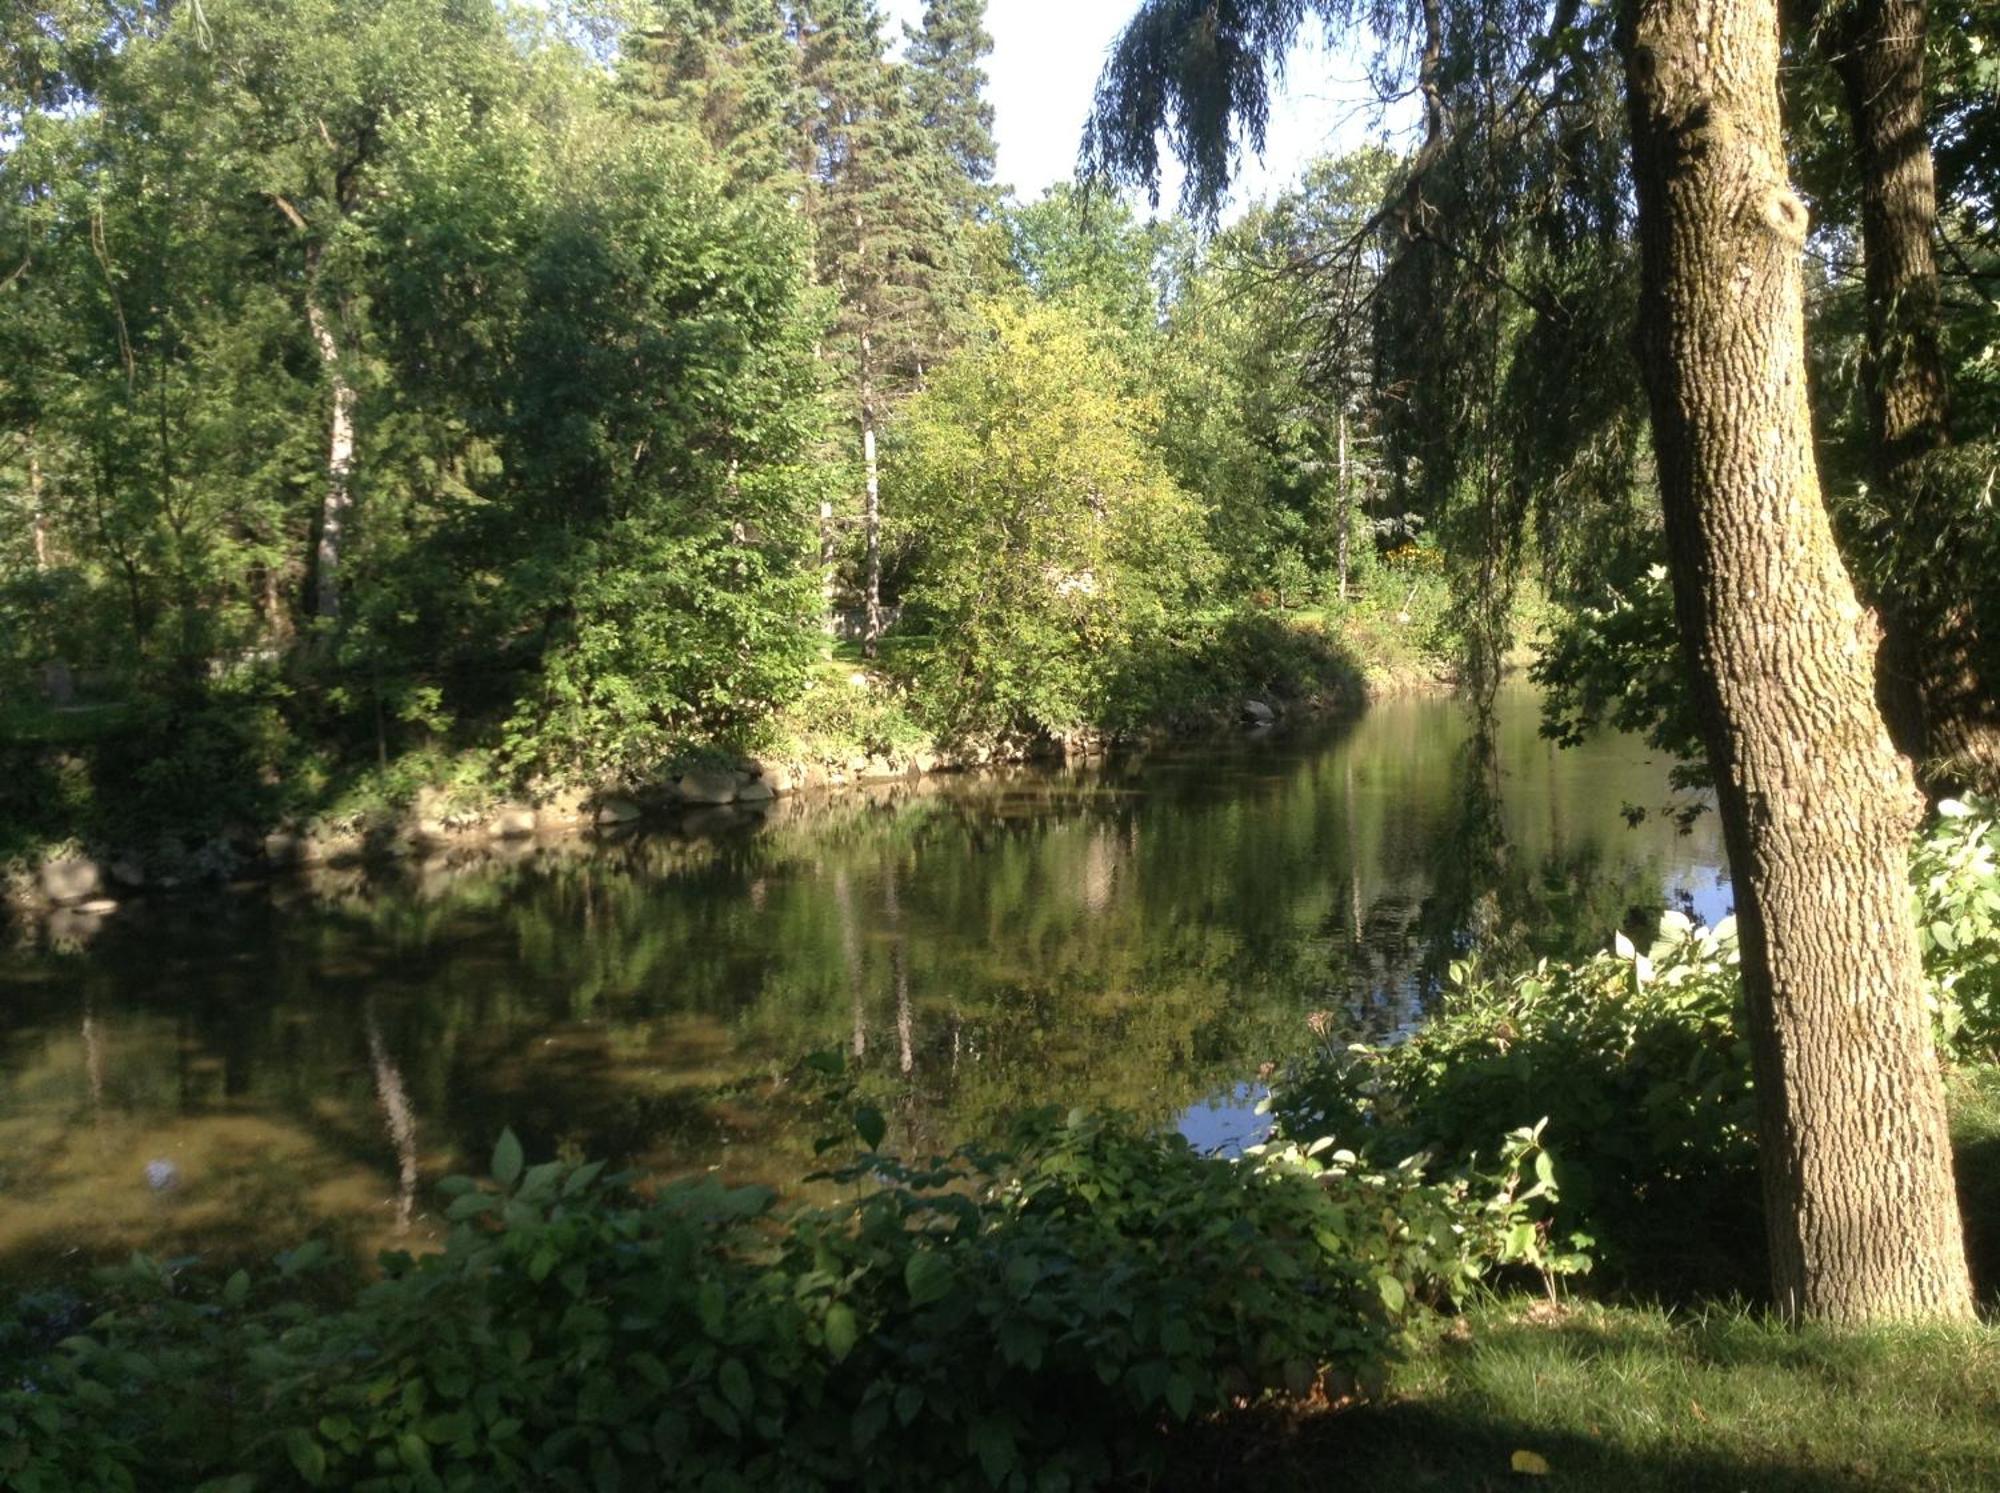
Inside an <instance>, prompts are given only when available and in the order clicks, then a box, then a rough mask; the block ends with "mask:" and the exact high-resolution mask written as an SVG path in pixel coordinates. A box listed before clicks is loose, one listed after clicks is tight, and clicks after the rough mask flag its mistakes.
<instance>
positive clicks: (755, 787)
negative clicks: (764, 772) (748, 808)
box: [736, 778, 778, 804]
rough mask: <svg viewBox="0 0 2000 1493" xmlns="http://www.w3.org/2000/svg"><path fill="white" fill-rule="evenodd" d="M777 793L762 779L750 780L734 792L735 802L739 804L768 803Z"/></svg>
mask: <svg viewBox="0 0 2000 1493" xmlns="http://www.w3.org/2000/svg"><path fill="white" fill-rule="evenodd" d="M777 796H778V795H777V792H776V790H775V789H773V788H772V787H771V785H770V784H769V783H768V782H766V781H765V780H764V779H763V778H752V779H751V780H750V781H749V782H747V783H745V784H744V785H743V786H742V787H741V788H738V789H737V790H736V801H737V802H738V803H740V804H761V803H769V802H770V801H771V800H772V799H774V798H776V797H777Z"/></svg>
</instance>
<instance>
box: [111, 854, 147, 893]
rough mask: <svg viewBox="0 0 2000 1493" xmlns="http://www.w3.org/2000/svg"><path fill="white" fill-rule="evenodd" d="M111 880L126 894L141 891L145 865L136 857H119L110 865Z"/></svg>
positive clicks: (144, 881) (143, 886)
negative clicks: (126, 892)
mask: <svg viewBox="0 0 2000 1493" xmlns="http://www.w3.org/2000/svg"><path fill="white" fill-rule="evenodd" d="M111 879H112V880H113V881H114V882H116V883H117V884H118V885H119V886H122V887H124V888H125V890H127V891H128V892H137V891H143V890H144V889H145V886H146V864H145V862H144V861H142V860H140V859H139V857H137V856H136V855H121V856H119V857H118V858H117V859H116V860H114V861H113V862H112V863H111Z"/></svg>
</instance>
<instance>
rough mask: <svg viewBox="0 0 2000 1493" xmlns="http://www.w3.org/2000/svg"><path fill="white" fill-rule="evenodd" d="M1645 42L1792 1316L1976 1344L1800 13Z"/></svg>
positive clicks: (1665, 477)
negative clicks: (1816, 242) (1883, 677)
mask: <svg viewBox="0 0 2000 1493" xmlns="http://www.w3.org/2000/svg"><path fill="white" fill-rule="evenodd" d="M1620 39H1621V43H1622V45H1623V47H1624V50H1625V60H1626V70H1627V78H1628V84H1629V88H1630V108H1631V122H1632V139H1633V157H1634V166H1635V172H1636V184H1637V190H1638V203H1639V235H1640V246H1641V255H1642V259H1641V266H1642V278H1641V307H1640V336H1641V350H1642V361H1643V364H1644V370H1645V374H1646V381H1647V386H1648V392H1649V394H1650V397H1651V404H1652V413H1653V438H1654V445H1655V449H1656V452H1657V456H1658V462H1659V471H1660V483H1661V493H1662V499H1663V502H1664V507H1665V516H1666V530H1667V541H1668V551H1669V559H1670V562H1671V566H1672V573H1673V584H1674V602H1675V610H1676V613H1677V615H1678V618H1679V623H1680V632H1681V639H1682V643H1683V647H1684V649H1685V652H1686V655H1687V658H1688V661H1689V664H1690V672H1691V674H1692V676H1693V680H1694V686H1695V692H1696V700H1697V704H1698V707H1699V709H1700V713H1701V717H1702V723H1703V728H1704V732H1705V735H1706V739H1707V746H1708V752H1709V758H1710V762H1711V765H1712V767H1713V769H1714V775H1715V779H1716V785H1717V797H1718V800H1719V805H1720V809H1721V816H1722V824H1723V830H1724V834H1725V836H1726V839H1727V842H1728V846H1729V857H1730V867H1731V871H1732V876H1733V881H1734V887H1735V892H1736V898H1737V912H1738V920H1739V926H1740V929H1741V938H1742V954H1743V985H1744V993H1745V999H1746V1003H1747V1007H1748V1017H1749V1027H1750V1037H1751V1046H1752V1053H1753V1064H1754V1073H1755V1080H1756V1086H1757V1099H1758V1124H1759V1128H1760V1134H1759V1147H1760V1155H1761V1158H1762V1163H1763V1174H1764V1204H1765V1213H1766V1229H1767V1234H1768V1238H1769V1243H1770V1250H1771V1269H1772V1283H1773V1287H1774V1291H1775V1295H1776V1298H1777V1303H1778V1305H1779V1307H1780V1309H1781V1310H1783V1311H1785V1312H1787V1313H1789V1314H1795V1315H1801V1316H1807V1317H1814V1318H1823V1319H1832V1320H1839V1321H1862V1320H1869V1319H1875V1318H1884V1317H1943V1318H1964V1317H1967V1316H1969V1315H1970V1314H1971V1309H1972V1307H1971V1292H1970V1288H1969V1286H1968V1283H1967V1277H1966V1266H1965V1252H1964V1243H1963V1238H1962V1235H1961V1231H1960V1224H1959V1218H1958V1209H1957V1204H1956V1201H1955V1197H1954V1193H1953V1187H1952V1171H1951V1150H1950V1145H1949V1140H1948V1136H1947V1133H1946V1127H1945V1113H1944V1099H1943V1090H1942V1084H1941V1080H1940V1076H1939V1073H1938V1068H1937V1062H1936V1057H1935V1054H1934V1052H1933V1050H1932V1045H1931V1035H1930V1028H1929V1021H1928V1017H1927V1015H1926V1013H1925V1011H1924V1008H1923V1001H1922V994H1921V989H1920V984H1919V978H1920V975H1919V968H1918V963H1917V947H1916V939H1915V930H1914V929H1913V928H1912V926H1911V922H1910V913H1909V884H1908V879H1907V878H1908V859H1907V857H1908V851H1909V841H1910V835H1911V832H1912V830H1913V828H1914V826H1915V824H1916V822H1917V817H1918V812H1919V799H1918V797H1917V794H1916V790H1915V786H1914V784H1913V782H1912V779H1911V775H1910V769H1909V766H1908V763H1907V762H1906V761H1905V759H1904V758H1903V757H1901V756H1900V755H1899V754H1898V753H1897V751H1896V749H1895V747H1894V745H1893V744H1892V742H1891V741H1890V739H1889V735H1888V733H1887V731H1886V730H1885V729H1884V726H1883V723H1882V719H1881V716H1880V714H1879V713H1878V711H1877V709H1876V705H1875V679H1874V663H1873V660H1874V657H1875V648H1876V642H1877V637H1878V629H1877V627H1876V624H1875V622H1874V620H1873V618H1872V617H1871V616H1870V614H1869V613H1867V612H1866V611H1865V610H1864V609H1863V608H1862V607H1861V606H1860V604H1859V603H1858V601H1857V600H1856V598H1855V593H1854V588H1853V585H1852V583H1851V582H1850V580H1849V578H1848V575H1847V572H1846V570H1845V568H1844V567H1843V566H1842V564H1841V560H1840V556H1839V553H1838V551H1837V550H1836V549H1835V547H1834V541H1833V533H1832V528H1831V525H1830V523H1829V521H1828V518H1827V515H1826V510H1825V507H1824V505H1823V503H1822V502H1821V496H1820V488H1819V478H1818V473H1817V471H1816V469H1815V466H1814V461H1813V446H1812V429H1811V422H1810V418H1809V413H1808V409H1807V403H1806V374H1805V340H1804V339H1805V333H1804V315H1803V306H1802V288H1801V276H1800V267H1799V264H1800V251H1801V249H1802V247H1803V244H1804V240H1805V230H1806V221H1805V210H1804V207H1803V206H1802V204H1801V203H1800V202H1799V200H1798V198H1797V197H1796V196H1795V195H1794V194H1793V193H1792V191H1791V190H1790V188H1789V187H1788V186H1787V184H1786V181H1785V177H1784V146H1783V139H1782V136H1781V131H1780V126H1779V118H1778V97H1777V66H1778V18H1777V11H1776V0H1626V5H1625V11H1624V15H1623V17H1622V19H1621V38H1620Z"/></svg>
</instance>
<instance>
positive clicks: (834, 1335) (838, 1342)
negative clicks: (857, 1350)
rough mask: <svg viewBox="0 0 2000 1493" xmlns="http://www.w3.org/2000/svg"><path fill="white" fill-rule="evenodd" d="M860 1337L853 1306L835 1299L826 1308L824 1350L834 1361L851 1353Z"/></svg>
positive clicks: (859, 1328)
mask: <svg viewBox="0 0 2000 1493" xmlns="http://www.w3.org/2000/svg"><path fill="white" fill-rule="evenodd" d="M860 1337H861V1324H860V1323H859V1322H857V1321H856V1320H855V1317H854V1308H853V1307H851V1306H849V1305H848V1304H847V1303H846V1302H844V1301H836V1302H834V1304H833V1305H832V1306H830V1307H828V1308H827V1309H826V1350H827V1352H829V1353H831V1354H832V1355H833V1358H834V1362H836V1363H838V1362H839V1361H840V1360H841V1359H843V1358H845V1357H847V1355H848V1354H850V1353H852V1352H853V1351H854V1345H855V1343H856V1342H857V1341H858V1340H859V1339H860Z"/></svg>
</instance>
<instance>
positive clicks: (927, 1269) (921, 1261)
mask: <svg viewBox="0 0 2000 1493" xmlns="http://www.w3.org/2000/svg"><path fill="white" fill-rule="evenodd" d="M951 1281H952V1273H951V1262H950V1261H948V1260H947V1259H945V1257H944V1256H943V1255H941V1254H939V1253H937V1252H936V1251H935V1250H925V1251H923V1252H922V1253H919V1254H914V1255H911V1256H910V1259H909V1263H908V1264H906V1265H905V1266H903V1284H904V1285H905V1286H906V1287H908V1288H909V1292H910V1304H911V1305H912V1306H928V1305H930V1304H931V1303H932V1302H933V1301H942V1300H943V1299H944V1298H945V1297H947V1296H949V1295H950V1294H951Z"/></svg>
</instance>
